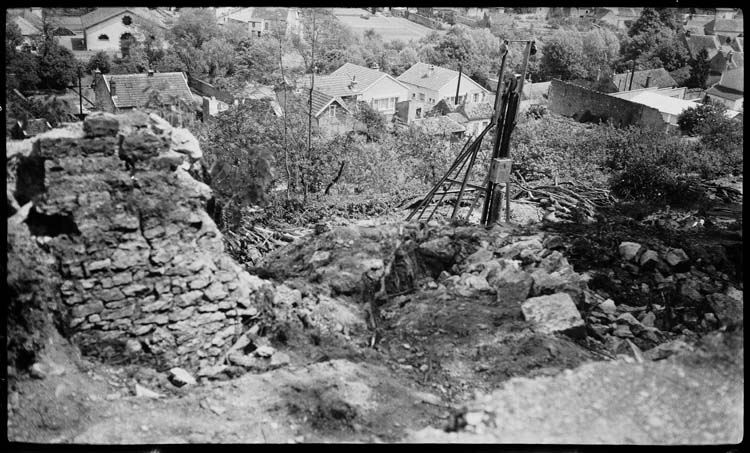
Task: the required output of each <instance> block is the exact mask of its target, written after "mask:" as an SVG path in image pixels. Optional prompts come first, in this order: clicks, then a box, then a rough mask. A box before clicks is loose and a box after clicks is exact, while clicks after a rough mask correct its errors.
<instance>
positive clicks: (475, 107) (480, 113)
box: [459, 102, 495, 121]
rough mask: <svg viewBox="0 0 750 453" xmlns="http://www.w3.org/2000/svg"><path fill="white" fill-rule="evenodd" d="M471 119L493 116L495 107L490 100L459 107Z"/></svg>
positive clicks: (484, 118) (483, 118)
mask: <svg viewBox="0 0 750 453" xmlns="http://www.w3.org/2000/svg"><path fill="white" fill-rule="evenodd" d="M459 110H460V111H461V113H463V114H464V116H466V118H468V119H469V121H475V120H486V119H489V118H492V115H493V114H494V113H495V108H494V106H493V105H492V104H490V103H489V102H476V103H468V104H463V105H462V106H461V108H460V109H459Z"/></svg>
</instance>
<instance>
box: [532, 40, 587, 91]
mask: <svg viewBox="0 0 750 453" xmlns="http://www.w3.org/2000/svg"><path fill="white" fill-rule="evenodd" d="M583 62H584V54H583V42H582V40H581V37H580V35H578V33H576V32H567V31H563V30H557V31H555V33H553V34H552V36H551V37H550V39H549V40H548V41H547V42H546V43H545V44H544V47H543V48H542V61H541V65H540V66H541V71H542V72H543V73H544V75H545V76H546V77H547V78H558V79H561V80H570V79H576V78H585V77H586V76H587V71H586V68H585V67H584V64H583Z"/></svg>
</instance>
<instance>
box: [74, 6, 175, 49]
mask: <svg viewBox="0 0 750 453" xmlns="http://www.w3.org/2000/svg"><path fill="white" fill-rule="evenodd" d="M81 23H82V24H83V27H84V30H85V44H86V47H85V49H86V50H89V51H92V52H100V51H102V52H107V53H114V54H121V55H122V56H127V55H129V52H130V50H129V49H130V45H131V42H132V40H133V39H135V40H137V41H140V42H143V41H145V40H147V39H151V38H152V37H151V36H146V35H145V34H144V28H143V27H141V25H145V26H146V27H156V28H158V29H162V30H166V25H165V24H164V23H163V22H162V20H161V16H160V15H159V14H158V13H155V12H153V11H151V10H149V9H148V8H115V7H111V8H97V9H95V10H94V11H91V12H90V13H88V14H84V15H83V16H81Z"/></svg>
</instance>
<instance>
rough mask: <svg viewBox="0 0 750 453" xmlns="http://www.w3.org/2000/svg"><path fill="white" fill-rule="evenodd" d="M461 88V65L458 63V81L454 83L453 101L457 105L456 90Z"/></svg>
mask: <svg viewBox="0 0 750 453" xmlns="http://www.w3.org/2000/svg"><path fill="white" fill-rule="evenodd" d="M460 89H461V65H460V64H459V65H458V83H456V98H455V99H454V100H453V103H454V104H456V105H458V91H459V90H460Z"/></svg>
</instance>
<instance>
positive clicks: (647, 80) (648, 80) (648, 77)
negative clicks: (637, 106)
mask: <svg viewBox="0 0 750 453" xmlns="http://www.w3.org/2000/svg"><path fill="white" fill-rule="evenodd" d="M650 82H651V76H650V75H647V76H646V86H645V87H644V88H648V84H649V83H650Z"/></svg>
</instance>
